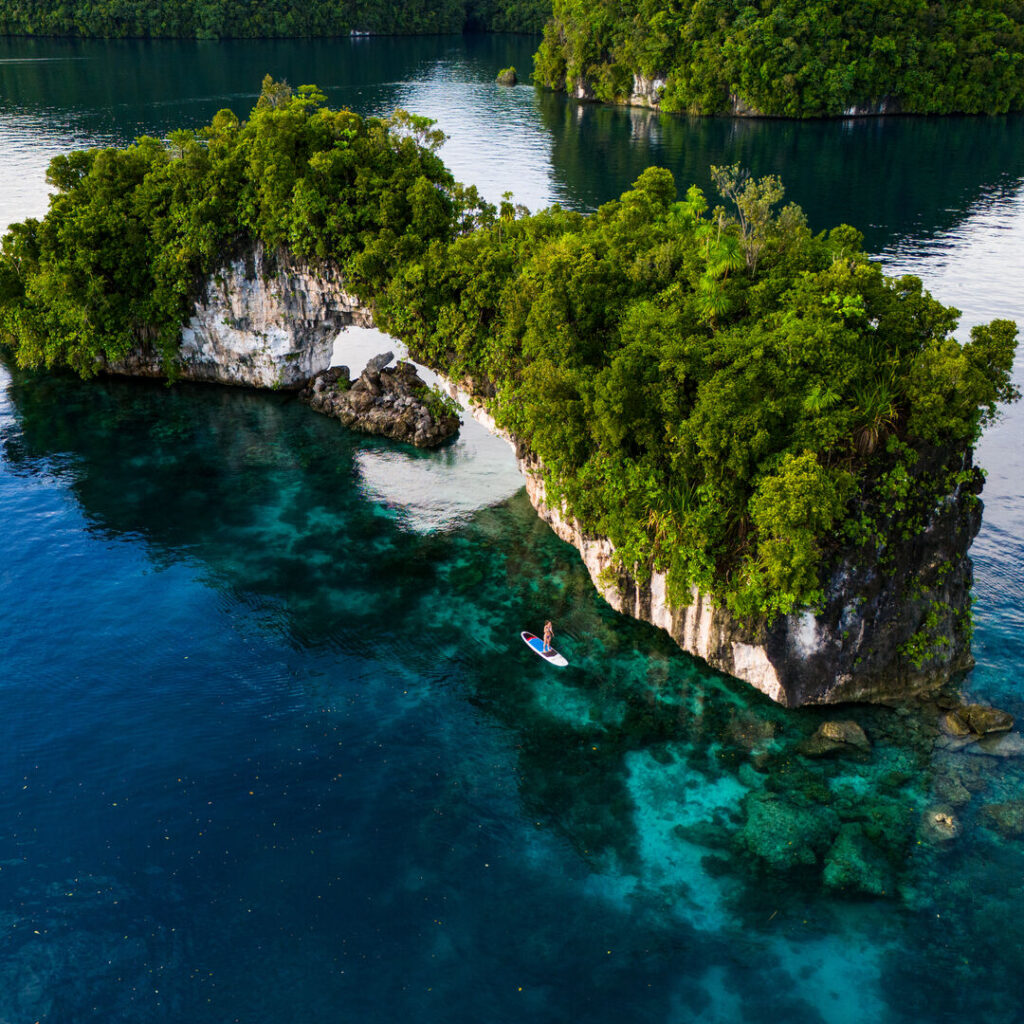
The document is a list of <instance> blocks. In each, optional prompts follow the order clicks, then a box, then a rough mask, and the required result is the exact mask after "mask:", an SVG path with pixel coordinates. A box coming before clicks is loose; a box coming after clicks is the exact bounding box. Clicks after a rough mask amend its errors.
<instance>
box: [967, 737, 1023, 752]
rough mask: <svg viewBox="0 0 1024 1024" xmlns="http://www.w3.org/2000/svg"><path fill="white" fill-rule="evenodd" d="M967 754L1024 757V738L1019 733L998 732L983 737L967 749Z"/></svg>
mask: <svg viewBox="0 0 1024 1024" xmlns="http://www.w3.org/2000/svg"><path fill="white" fill-rule="evenodd" d="M967 752H968V753H969V754H987V755H988V756H989V757H1021V756H1024V736H1021V734H1020V733H1019V732H998V733H995V734H992V735H989V736H983V737H982V738H981V739H980V740H978V742H977V743H975V744H974V745H973V746H971V747H968V748H967Z"/></svg>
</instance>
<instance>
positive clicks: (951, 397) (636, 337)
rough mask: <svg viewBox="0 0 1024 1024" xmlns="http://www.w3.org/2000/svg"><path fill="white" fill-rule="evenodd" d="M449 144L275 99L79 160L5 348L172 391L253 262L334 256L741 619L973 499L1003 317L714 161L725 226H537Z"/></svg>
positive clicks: (575, 477)
mask: <svg viewBox="0 0 1024 1024" xmlns="http://www.w3.org/2000/svg"><path fill="white" fill-rule="evenodd" d="M440 141H441V136H440V133H438V132H436V131H435V130H434V129H433V128H432V127H431V123H430V122H429V121H426V120H425V119H422V118H416V117H413V116H411V115H408V114H402V113H399V114H396V115H395V116H394V117H392V118H389V119H387V120H382V119H379V118H361V117H359V116H358V115H356V114H354V113H352V112H350V111H347V110H342V111H331V110H329V109H327V108H326V106H325V100H324V97H323V96H322V95H321V94H320V93H318V92H317V91H316V90H315V89H314V88H313V87H311V86H304V87H302V88H301V89H300V90H298V92H297V93H296V94H294V95H293V94H292V93H291V90H290V89H288V87H287V86H285V85H282V84H280V83H274V82H272V81H270V80H269V79H268V80H266V81H265V82H264V89H263V94H262V96H261V97H260V100H259V104H258V105H257V107H256V109H255V110H253V111H252V113H251V114H250V116H249V118H248V120H247V121H244V122H243V121H240V120H239V119H238V117H237V116H236V115H235V114H233V113H232V112H231V111H228V110H224V111H221V112H220V113H218V114H217V115H216V117H215V118H214V119H213V122H212V123H211V124H210V125H209V126H208V127H207V128H205V129H203V130H202V131H199V132H194V131H179V132H173V133H172V134H171V135H170V137H169V138H168V139H167V140H158V139H152V138H148V139H140V140H139V142H138V143H137V144H136V145H134V146H132V147H130V148H128V149H126V150H116V149H103V150H89V151H87V152H79V153H73V154H71V155H69V156H66V157H64V156H62V157H58V158H56V159H55V160H54V161H53V163H52V164H51V167H50V171H49V180H50V183H51V184H52V185H53V186H54V189H55V194H54V196H53V198H52V201H51V206H50V211H49V213H48V214H47V216H46V217H45V218H44V219H43V220H42V221H35V220H29V221H26V222H25V223H23V224H18V225H14V226H13V227H12V229H11V231H10V233H9V234H8V235H7V236H6V237H5V238H4V240H3V245H2V249H0V342H2V343H4V344H5V345H7V346H8V347H9V348H10V349H11V350H12V351H13V353H14V356H15V358H16V359H17V360H18V362H19V363H21V364H22V365H25V366H45V367H62V366H70V367H72V368H73V369H75V370H77V371H78V372H79V373H81V374H83V375H86V376H88V375H92V374H95V373H96V372H98V371H99V370H100V369H102V367H103V365H104V360H105V359H118V358H121V357H123V356H124V355H125V354H126V353H127V352H129V351H130V350H131V349H132V348H133V346H136V345H138V344H139V342H140V341H141V340H143V339H145V340H146V341H148V342H150V343H153V344H155V345H157V346H158V347H159V348H160V350H161V351H162V352H163V353H164V356H165V358H166V360H167V365H168V369H169V370H173V365H174V360H175V355H176V350H177V344H178V339H179V336H180V328H181V325H182V323H183V322H184V321H185V320H186V319H187V317H188V315H189V311H190V309H191V302H192V300H193V298H194V296H195V294H196V291H197V288H198V287H199V285H200V284H201V283H202V281H203V280H204V278H205V277H206V276H207V275H210V274H216V273H217V270H218V268H219V267H221V266H223V265H224V261H225V259H227V258H228V257H229V256H230V255H231V254H232V253H244V252H246V251H251V249H252V246H253V245H254V244H255V242H256V241H257V240H258V241H261V242H262V243H263V244H264V245H265V246H266V247H268V248H269V249H270V250H271V251H273V250H275V249H284V250H289V251H291V252H292V253H295V254H297V255H298V256H300V257H304V258H306V259H308V260H310V261H312V262H314V263H315V262H317V261H321V260H327V261H330V262H331V263H332V264H334V265H336V266H338V267H340V268H341V270H342V271H343V273H344V275H345V277H346V278H347V281H348V283H349V286H350V287H351V288H352V289H353V290H354V291H355V292H356V293H357V294H358V295H359V296H360V298H361V299H362V300H363V301H364V302H366V303H367V304H369V305H370V306H371V308H372V309H373V311H374V316H375V319H376V321H377V323H378V324H379V325H380V326H381V327H383V328H384V329H385V330H388V331H389V332H390V333H392V334H393V335H394V336H395V337H398V338H401V339H403V340H405V341H406V342H407V343H408V345H409V348H410V351H411V352H412V353H413V355H414V356H415V357H416V358H418V359H420V360H421V361H423V362H426V363H427V364H429V365H431V366H433V367H435V368H437V369H440V370H441V371H442V372H444V373H446V374H449V375H451V376H452V377H453V378H456V379H469V380H471V381H472V382H474V387H475V388H476V390H477V393H478V395H479V396H480V397H481V399H482V400H483V401H485V402H486V404H487V406H488V408H489V409H490V411H491V412H492V414H493V415H494V416H495V418H496V420H497V422H498V423H499V424H500V425H501V426H503V427H505V428H506V429H507V430H509V431H510V432H511V433H513V434H514V435H515V436H516V437H517V438H518V439H519V441H520V442H521V443H522V444H523V445H525V446H526V447H527V448H528V449H529V450H530V451H532V452H533V453H534V454H535V455H537V456H539V458H540V459H541V460H542V461H543V463H544V465H545V466H546V467H547V473H548V477H547V483H548V486H549V488H550V490H549V494H553V495H555V496H560V497H561V498H564V500H565V501H566V503H567V504H568V507H569V508H570V510H571V511H572V513H573V514H574V515H575V516H577V517H578V518H579V520H580V522H581V523H582V526H583V528H584V529H585V530H587V531H589V532H593V533H596V534H599V535H603V536H607V537H609V538H611V540H612V541H613V542H614V544H615V546H616V548H617V551H618V555H619V557H621V558H622V559H623V563H624V566H625V567H626V568H627V569H629V570H631V571H633V572H634V573H636V574H639V575H642V574H643V573H644V572H645V571H649V570H650V569H651V568H661V569H665V570H667V571H668V573H669V585H670V589H671V593H672V594H673V595H674V598H675V599H676V600H679V601H682V600H685V599H686V595H687V594H688V592H689V587H691V586H694V585H695V586H697V587H699V588H700V590H701V592H703V593H705V594H709V595H713V596H715V597H716V598H717V599H719V600H720V601H721V602H723V603H724V604H726V605H727V606H728V607H729V608H730V609H731V610H732V611H734V612H735V613H737V614H739V615H741V616H743V617H745V618H749V619H757V618H759V617H761V616H765V617H769V618H770V617H773V616H775V615H777V614H779V613H782V612H787V611H790V610H791V609H793V608H796V607H800V606H805V607H806V606H812V607H813V606H814V605H815V604H817V603H818V602H819V601H821V600H822V589H821V588H822V579H823V574H824V573H825V572H826V570H827V569H828V568H829V566H830V564H831V563H833V562H834V560H835V557H836V555H837V552H839V551H841V550H843V549H846V550H848V549H849V548H850V547H853V548H857V547H858V546H860V545H866V546H868V547H869V548H870V550H871V551H876V550H880V551H882V552H883V553H884V551H885V550H886V538H887V537H893V538H905V537H913V536H916V535H918V534H919V533H920V531H921V530H922V529H924V524H925V523H927V522H928V519H929V517H930V516H931V515H932V513H933V511H934V509H935V507H936V504H937V503H938V502H940V501H942V500H944V497H945V496H946V495H948V494H950V493H951V492H952V491H954V490H955V489H956V488H958V487H959V486H961V485H963V486H965V487H967V488H972V487H974V486H976V478H975V471H974V470H973V469H972V468H971V465H970V457H969V451H970V447H971V445H972V444H973V443H974V441H975V440H976V439H977V437H978V436H979V433H980V431H981V428H982V426H983V425H984V423H985V422H986V421H987V420H988V419H990V418H991V417H992V416H993V415H994V414H995V411H996V405H997V403H999V402H1000V401H1005V400H1009V399H1012V398H1013V397H1014V396H1015V394H1016V392H1015V389H1014V388H1013V386H1012V383H1011V380H1010V375H1009V374H1010V368H1011V366H1012V364H1013V357H1014V351H1015V345H1016V342H1015V335H1016V327H1015V326H1014V325H1013V324H1012V323H1010V322H1008V321H998V320H997V321H993V323H991V324H989V325H986V326H980V327H976V328H974V330H973V331H972V340H971V341H970V342H969V343H967V344H965V345H961V344H959V343H958V342H957V341H956V340H955V339H954V338H953V337H952V334H951V332H952V331H953V329H954V327H955V326H956V323H957V318H958V313H957V311H956V310H953V309H949V308H946V307H944V306H942V305H941V304H940V303H938V302H936V301H935V300H934V299H933V298H931V296H929V295H928V294H927V293H926V292H925V291H924V290H923V289H922V287H921V282H920V281H919V280H918V279H917V278H914V277H901V278H898V279H889V278H886V277H885V276H884V275H883V274H882V272H881V270H880V268H879V266H878V265H877V263H874V262H872V261H871V260H869V259H868V258H867V257H866V256H865V255H863V254H862V252H861V251H860V235H859V233H858V232H857V231H856V230H854V229H853V228H850V227H838V228H835V229H833V230H832V231H830V232H828V233H822V234H818V235H815V234H813V233H812V232H811V231H810V230H809V229H808V227H807V225H806V221H805V218H804V216H803V214H802V212H801V211H800V210H799V208H797V207H796V206H793V205H783V203H782V200H783V189H782V185H781V183H780V182H779V181H778V180H777V179H775V178H766V179H762V180H760V181H754V180H751V179H749V178H748V177H746V176H745V175H744V174H743V173H742V172H741V171H739V170H738V169H737V168H716V169H714V178H715V182H716V185H717V187H718V189H719V192H720V194H721V196H722V198H723V200H724V201H725V205H722V206H715V207H712V206H711V204H709V202H708V200H707V198H706V197H705V196H704V195H703V194H702V193H701V191H700V190H699V189H697V188H695V187H692V188H690V189H689V190H688V191H687V193H686V195H685V197H684V198H682V199H679V198H678V197H677V193H676V185H675V182H674V181H673V179H672V176H671V174H670V173H669V172H668V171H666V170H662V169H660V168H649V169H647V170H645V171H644V172H643V174H642V175H641V176H640V177H639V179H638V180H637V182H636V184H635V186H634V188H633V189H632V190H630V191H628V192H626V193H625V194H624V195H623V196H622V197H621V198H620V199H619V200H617V201H615V202H611V203H607V204H605V205H604V206H602V207H601V208H600V209H598V210H597V211H596V212H595V213H593V214H591V215H584V214H580V213H575V212H570V211H566V210H562V209H560V208H558V207H554V208H552V209H550V210H545V211H542V212H540V213H537V214H535V215H533V216H529V215H527V214H526V212H525V211H523V210H522V209H519V208H516V207H514V206H513V205H512V204H511V203H510V202H505V203H503V204H502V205H501V207H500V208H498V209H495V208H493V207H491V206H490V205H488V204H487V203H484V202H482V201H481V200H480V198H479V196H478V195H477V193H476V191H475V189H473V188H464V187H463V186H461V185H459V184H458V183H457V182H456V181H455V180H454V179H453V177H452V175H451V174H450V172H449V171H448V170H447V169H446V168H445V166H444V164H443V163H442V162H441V160H440V158H439V157H438V156H437V154H436V148H437V146H438V145H439V144H440ZM963 628H966V625H965V624H964V625H963ZM932 639H934V638H932ZM939 639H941V638H939ZM925 641H927V642H931V640H930V639H929V638H925V639H924V640H922V645H924V644H925ZM936 642H938V641H936ZM922 649H924V647H922ZM915 651H916V649H915ZM909 653H911V652H908V654H909ZM917 653H920V652H917ZM915 656H916V654H915Z"/></svg>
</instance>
